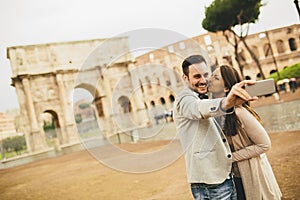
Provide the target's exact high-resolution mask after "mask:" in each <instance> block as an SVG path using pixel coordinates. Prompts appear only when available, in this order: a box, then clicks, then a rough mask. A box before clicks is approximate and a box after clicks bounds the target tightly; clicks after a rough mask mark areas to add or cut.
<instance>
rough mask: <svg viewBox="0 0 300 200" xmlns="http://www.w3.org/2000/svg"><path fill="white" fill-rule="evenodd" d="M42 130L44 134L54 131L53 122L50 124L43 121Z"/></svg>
mask: <svg viewBox="0 0 300 200" xmlns="http://www.w3.org/2000/svg"><path fill="white" fill-rule="evenodd" d="M43 128H44V131H45V132H47V131H50V130H53V129H55V125H54V121H53V120H52V122H50V123H49V122H46V121H44V125H43Z"/></svg>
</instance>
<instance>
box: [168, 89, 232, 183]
mask: <svg viewBox="0 0 300 200" xmlns="http://www.w3.org/2000/svg"><path fill="white" fill-rule="evenodd" d="M221 100H222V99H212V100H208V99H204V100H200V99H199V98H198V97H197V96H196V94H195V93H194V92H193V91H192V90H190V89H188V88H186V89H185V90H183V91H182V92H181V93H180V94H179V95H178V96H177V98H176V101H175V103H174V110H173V111H174V122H175V124H176V129H177V133H178V137H179V139H180V142H181V145H182V148H183V150H184V153H185V161H186V172H187V179H188V182H189V183H206V184H219V183H222V182H223V181H224V180H225V179H226V178H227V177H228V176H229V174H230V171H231V164H232V155H231V152H230V148H229V145H228V143H227V140H226V139H225V136H224V134H223V132H222V131H221V130H220V129H219V128H218V126H216V121H215V120H214V118H213V117H215V116H220V115H224V114H225V113H224V112H223V111H222V110H221V109H220V102H221Z"/></svg>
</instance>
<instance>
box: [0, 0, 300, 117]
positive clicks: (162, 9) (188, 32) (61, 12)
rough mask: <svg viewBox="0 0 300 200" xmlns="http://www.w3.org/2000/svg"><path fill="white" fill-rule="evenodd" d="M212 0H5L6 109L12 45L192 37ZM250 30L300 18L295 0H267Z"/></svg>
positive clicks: (0, 19)
mask: <svg viewBox="0 0 300 200" xmlns="http://www.w3.org/2000/svg"><path fill="white" fill-rule="evenodd" d="M211 2H212V0H151V1H150V0H149V1H146V0H127V1H124V0H108V1H101V0H47V1H46V0H0V27H1V29H0V99H1V103H0V112H4V111H6V110H7V109H12V108H18V107H19V105H18V100H17V97H16V93H15V90H14V88H13V87H12V86H10V83H11V81H10V78H11V68H10V64H9V61H8V60H7V58H6V48H7V47H9V46H19V45H29V44H40V43H50V42H63V41H73V40H86V39H97V38H109V37H114V36H116V35H119V34H122V33H124V32H128V31H133V30H137V29H142V28H156V29H166V30H171V31H174V32H177V33H179V34H181V35H184V36H186V37H194V36H197V35H200V34H203V33H205V30H204V29H203V28H202V27H201V22H202V20H203V18H204V16H205V14H204V10H205V6H208V5H209V4H210V3H211ZM263 2H265V3H266V6H264V7H263V8H261V14H260V17H259V21H258V22H257V23H256V24H255V25H253V26H251V29H250V32H251V33H255V32H259V31H264V30H269V29H273V28H279V27H282V26H288V25H291V24H297V23H299V16H298V13H297V11H296V8H295V4H294V3H293V2H294V0H264V1H263Z"/></svg>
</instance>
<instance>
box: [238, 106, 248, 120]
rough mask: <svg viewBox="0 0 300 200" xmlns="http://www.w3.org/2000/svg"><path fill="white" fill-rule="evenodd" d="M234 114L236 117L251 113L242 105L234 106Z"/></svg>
mask: <svg viewBox="0 0 300 200" xmlns="http://www.w3.org/2000/svg"><path fill="white" fill-rule="evenodd" d="M235 114H236V115H237V116H238V117H247V116H250V115H251V113H250V112H249V111H248V110H247V109H246V108H245V107H243V106H236V107H235Z"/></svg>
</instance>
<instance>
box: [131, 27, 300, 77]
mask: <svg viewBox="0 0 300 200" xmlns="http://www.w3.org/2000/svg"><path fill="white" fill-rule="evenodd" d="M299 38H300V24H294V25H290V26H286V27H281V28H277V29H272V30H267V31H263V32H259V33H255V34H249V35H248V36H247V38H246V42H247V44H248V46H249V48H250V49H251V50H252V51H253V53H254V54H255V55H256V56H257V58H258V60H259V62H260V64H261V67H262V71H263V73H264V75H265V76H266V77H268V76H269V75H270V73H273V72H276V70H278V71H280V70H282V69H283V68H284V67H286V66H290V65H292V64H295V63H298V62H300V39H299ZM197 48H201V49H203V50H204V51H206V52H207V54H208V57H209V58H210V62H211V64H212V66H213V65H221V64H229V65H231V66H233V67H235V68H236V69H238V71H239V68H238V64H237V62H236V60H235V54H234V48H233V47H232V45H230V44H229V43H228V42H227V41H226V38H225V37H224V36H223V33H222V32H219V33H212V32H207V33H205V34H202V35H198V36H195V37H193V38H190V39H187V40H183V41H178V42H176V43H173V44H169V45H167V46H164V47H161V48H160V49H157V50H153V51H150V52H148V53H146V54H143V55H141V56H139V57H137V58H136V61H137V65H138V66H142V65H146V64H159V65H162V66H169V67H171V68H172V69H173V70H174V71H180V74H181V63H182V59H183V58H184V57H187V56H188V55H191V54H194V53H195V52H197ZM238 59H239V60H240V62H241V64H242V65H243V72H244V76H245V78H247V79H260V77H261V74H260V72H259V70H258V68H257V66H256V65H255V62H254V61H253V59H252V58H251V56H250V54H249V52H248V51H247V49H246V47H245V46H244V45H243V44H242V42H241V43H240V44H239V49H238ZM213 69H214V67H212V70H213Z"/></svg>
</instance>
